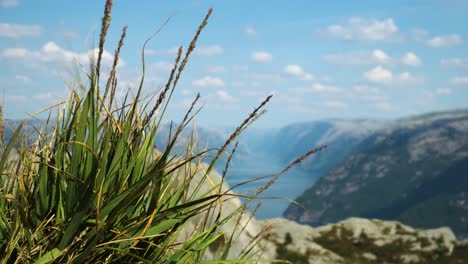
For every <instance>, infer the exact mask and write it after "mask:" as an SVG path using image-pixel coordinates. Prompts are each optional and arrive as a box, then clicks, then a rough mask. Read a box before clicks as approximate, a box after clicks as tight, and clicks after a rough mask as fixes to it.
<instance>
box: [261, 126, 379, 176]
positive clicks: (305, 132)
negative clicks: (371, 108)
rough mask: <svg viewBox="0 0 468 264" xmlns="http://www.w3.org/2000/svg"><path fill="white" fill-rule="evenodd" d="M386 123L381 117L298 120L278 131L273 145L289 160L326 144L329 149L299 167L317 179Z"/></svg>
mask: <svg viewBox="0 0 468 264" xmlns="http://www.w3.org/2000/svg"><path fill="white" fill-rule="evenodd" d="M386 123H387V122H386V121H378V120H367V119H364V120H320V121H312V122H306V123H297V124H292V125H289V126H286V127H284V128H282V129H280V130H279V132H278V133H277V134H276V135H275V138H274V140H273V142H272V143H273V144H274V145H270V148H271V149H272V150H274V149H276V150H277V151H278V152H279V157H280V159H281V160H283V161H286V162H290V161H292V160H294V159H295V158H297V157H299V156H300V155H302V154H304V153H306V152H307V151H309V150H311V149H314V148H317V147H319V146H323V145H327V146H328V148H327V150H326V151H321V152H318V153H317V154H315V155H312V156H310V157H309V158H307V159H306V160H304V161H303V162H302V163H300V164H299V167H300V168H301V169H303V170H304V171H307V173H309V174H310V175H311V176H312V177H315V178H318V177H320V176H321V175H322V174H324V173H326V172H328V171H329V170H330V169H331V168H332V167H333V166H335V165H336V164H338V163H339V162H341V161H342V160H344V159H345V158H346V157H347V156H348V155H350V154H351V153H354V152H356V151H358V150H359V149H358V147H360V146H362V141H363V140H364V139H365V138H367V137H368V136H369V135H370V134H372V133H374V132H375V131H376V130H378V129H380V128H381V127H383V126H384V125H385V124H386Z"/></svg>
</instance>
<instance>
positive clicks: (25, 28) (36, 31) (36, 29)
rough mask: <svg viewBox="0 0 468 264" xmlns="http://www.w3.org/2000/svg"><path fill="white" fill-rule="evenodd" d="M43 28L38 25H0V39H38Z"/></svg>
mask: <svg viewBox="0 0 468 264" xmlns="http://www.w3.org/2000/svg"><path fill="white" fill-rule="evenodd" d="M43 31H44V30H43V28H42V27H41V26H38V25H20V24H7V23H0V37H6V38H21V37H39V36H41V35H42V33H43Z"/></svg>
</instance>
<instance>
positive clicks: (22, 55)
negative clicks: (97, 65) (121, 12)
mask: <svg viewBox="0 0 468 264" xmlns="http://www.w3.org/2000/svg"><path fill="white" fill-rule="evenodd" d="M98 52H99V49H97V48H95V49H93V50H88V51H87V52H82V53H77V52H74V51H69V50H65V49H63V48H61V47H60V46H59V45H57V44H56V43H55V42H53V41H49V42H47V43H46V44H44V46H42V48H41V49H40V50H38V51H30V50H28V49H24V48H8V49H5V50H3V52H2V54H1V55H2V56H3V57H8V58H14V59H22V60H25V61H39V62H67V63H68V62H73V61H77V62H79V63H81V64H88V63H89V58H90V57H94V58H95V59H97V55H98ZM113 61H114V56H113V55H112V54H111V53H109V52H108V51H106V50H104V52H103V53H102V64H103V65H104V66H111V65H112V63H113ZM124 65H125V61H124V60H123V59H122V58H120V59H119V64H118V65H117V66H118V67H121V66H124Z"/></svg>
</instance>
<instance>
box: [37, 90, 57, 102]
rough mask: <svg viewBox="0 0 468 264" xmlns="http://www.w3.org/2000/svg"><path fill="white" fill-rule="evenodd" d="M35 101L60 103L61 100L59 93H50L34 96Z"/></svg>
mask: <svg viewBox="0 0 468 264" xmlns="http://www.w3.org/2000/svg"><path fill="white" fill-rule="evenodd" d="M34 99H37V100H41V101H48V102H51V101H58V100H59V99H60V98H59V95H58V94H57V93H55V92H50V91H49V92H46V93H40V94H36V95H34Z"/></svg>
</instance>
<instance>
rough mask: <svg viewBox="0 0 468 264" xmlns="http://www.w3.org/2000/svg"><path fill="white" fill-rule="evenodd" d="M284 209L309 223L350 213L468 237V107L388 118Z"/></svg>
mask: <svg viewBox="0 0 468 264" xmlns="http://www.w3.org/2000/svg"><path fill="white" fill-rule="evenodd" d="M356 150H359V151H357V152H355V153H354V154H351V155H350V156H348V157H347V158H346V159H345V160H343V161H342V162H341V163H339V164H338V165H337V166H334V167H333V168H332V169H331V170H330V171H329V172H328V173H326V174H325V175H324V176H323V177H321V179H320V180H319V181H318V182H317V183H316V184H315V185H314V186H313V187H311V188H310V189H308V190H307V191H305V192H304V193H303V194H302V195H301V196H299V198H297V201H298V202H299V203H300V204H302V206H303V207H301V206H296V205H294V204H291V205H290V206H289V207H288V209H287V210H286V211H285V212H284V216H285V217H287V218H288V219H292V220H295V221H298V222H300V223H305V224H309V225H322V224H327V223H333V222H337V221H339V220H342V219H346V218H348V217H351V216H356V217H366V218H379V219H394V220H399V221H401V222H403V223H405V224H409V225H412V226H416V227H421V228H433V227H437V226H441V225H448V226H450V227H451V228H452V229H453V230H454V232H455V234H457V236H458V237H461V238H463V237H467V236H468V110H457V111H450V112H439V113H431V114H426V115H421V116H414V117H409V118H405V119H400V120H396V121H393V122H389V123H388V124H386V125H385V126H383V127H381V128H379V129H377V130H375V131H374V132H373V133H371V134H370V135H368V136H367V137H366V138H365V139H363V140H362V141H361V143H360V144H359V146H357V147H356Z"/></svg>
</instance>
